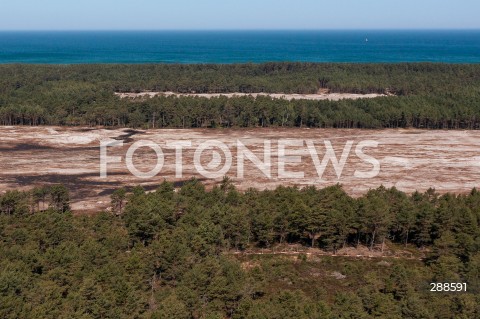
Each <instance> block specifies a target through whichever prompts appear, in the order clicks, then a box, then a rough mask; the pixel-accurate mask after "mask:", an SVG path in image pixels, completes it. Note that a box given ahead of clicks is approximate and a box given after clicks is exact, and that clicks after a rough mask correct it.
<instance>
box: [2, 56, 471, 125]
mask: <svg viewBox="0 0 480 319" xmlns="http://www.w3.org/2000/svg"><path fill="white" fill-rule="evenodd" d="M319 90H327V91H330V92H339V93H388V94H392V95H394V96H388V97H379V98H374V99H362V100H342V101H304V100H294V101H285V100H281V99H272V98H269V97H261V98H257V99H254V98H251V97H237V98H231V99H227V98H225V97H220V98H214V99H206V98H192V97H178V98H176V97H155V98H152V99H141V100H128V99H120V98H119V97H117V96H115V95H114V92H142V91H158V92H164V91H173V92H179V93H192V92H193V93H229V92H242V93H258V92H267V93H285V94H288V93H316V92H317V91H319ZM479 99H480V66H479V65H474V64H472V65H460V64H458V65H453V64H429V63H418V64H411V63H405V64H328V63H327V64H315V63H266V64H234V65H164V64H151V65H148V64H147V65H69V66H58V65H53V66H46V65H2V66H0V124H2V125H67V126H68V125H70V126H76V125H90V126H97V125H102V126H119V127H125V126H128V127H144V128H162V127H175V128H198V127H332V128H402V127H414V128H428V129H478V128H479V127H480V120H479V119H480V104H479V103H478V101H479Z"/></svg>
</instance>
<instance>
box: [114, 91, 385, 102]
mask: <svg viewBox="0 0 480 319" xmlns="http://www.w3.org/2000/svg"><path fill="white" fill-rule="evenodd" d="M115 95H117V96H118V97H120V98H122V99H123V98H129V99H145V98H151V97H155V96H176V97H203V98H207V99H211V98H217V97H220V96H225V97H227V98H233V97H244V96H251V97H253V98H257V97H258V96H268V97H271V98H273V99H283V100H289V101H291V100H311V101H321V100H329V101H339V100H344V99H347V100H356V99H371V98H375V97H380V96H388V95H386V94H376V93H371V94H354V93H330V92H328V91H322V92H320V91H319V93H317V94H283V93H175V92H140V93H118V92H116V93H115Z"/></svg>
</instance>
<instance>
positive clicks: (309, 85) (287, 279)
mask: <svg viewBox="0 0 480 319" xmlns="http://www.w3.org/2000/svg"><path fill="white" fill-rule="evenodd" d="M319 90H321V91H322V92H325V91H329V92H335V93H362V94H365V93H379V94H385V95H388V96H385V97H377V98H373V99H360V100H342V101H336V102H334V101H305V100H293V101H286V100H281V99H271V98H268V97H258V98H257V99H254V98H252V97H237V98H231V99H228V98H226V97H219V98H212V99H206V98H199V97H195V98H194V97H154V98H143V99H120V98H119V97H118V96H116V95H115V94H114V93H116V92H118V93H121V92H137V93H138V92H144V91H159V92H166V91H172V92H178V93H193V92H194V93H232V92H241V93H259V92H266V93H285V94H289V93H302V94H313V93H317V92H319ZM0 125H25V126H27V125H28V126H38V125H60V126H105V127H132V128H143V129H158V128H185V129H189V128H212V129H214V128H225V129H227V128H232V127H234V128H241V127H259V128H275V127H287V128H289V127H312V128H313V127H318V128H375V129H380V128H420V129H479V128H480V65H477V64H469V65H466V64H465V65H464V64H431V63H410V64H409V63H405V64H328V63H324V64H314V63H266V64H234V65H180V64H171V65H168V64H151V65H149V64H142V65H116V64H98V65H95V64H91V65H28V64H21V65H20V64H18V65H15V64H10V65H0ZM27 188H28V185H25V189H27ZM25 189H22V190H15V189H12V190H8V191H6V192H2V193H0V318H2V319H3V318H5V319H14V318H22V319H29V318H32V319H37V318H42V319H43V318H45V319H48V318H55V319H57V318H65V319H67V318H68V319H70V318H81V319H90V318H95V319H97V318H98V319H101V318H139V319H140V318H142V319H143V318H153V319H160V318H161V319H163V318H165V319H167V318H168V319H170V318H171V319H226V318H228V319H241V318H242V319H243V318H249V319H285V318H299V319H307V318H308V319H317V318H318V319H320V318H326V319H344V318H345V319H347V318H348V319H363V318H364V319H370V318H387V319H389V318H392V319H397V318H398V319H401V318H412V319H416V318H418V319H437V318H441V319H457V318H460V319H472V318H480V191H478V190H476V189H473V190H472V191H471V192H470V193H469V194H465V195H456V194H444V195H440V194H438V193H436V192H435V190H434V189H430V190H428V191H426V192H425V193H419V192H415V193H413V194H406V193H403V192H401V191H399V190H397V189H395V188H391V189H387V188H384V187H380V188H377V189H373V190H370V191H369V192H368V193H366V194H365V195H363V196H361V197H359V198H354V197H351V196H349V195H348V194H347V193H345V191H344V190H343V189H342V187H341V185H336V186H332V187H327V188H323V189H317V188H315V187H314V186H310V187H305V188H296V187H278V188H277V189H275V190H257V189H249V190H247V191H239V190H237V189H235V187H234V186H232V183H231V181H230V180H229V179H228V178H225V179H224V180H223V181H222V182H221V183H220V184H219V185H218V186H215V187H213V189H210V188H209V189H207V188H206V187H205V185H204V184H202V182H201V181H198V180H195V179H193V180H189V181H186V182H184V183H183V185H181V186H175V185H174V184H172V183H170V182H168V181H165V182H163V183H162V184H160V185H158V188H157V189H156V190H154V191H146V190H145V189H143V188H142V187H140V186H136V187H127V188H120V189H118V190H116V191H115V192H114V193H113V194H112V195H111V210H108V211H104V212H98V213H95V214H82V213H78V212H77V213H75V212H72V211H71V209H70V194H69V191H68V190H67V188H65V187H64V186H62V185H45V186H43V187H39V186H37V187H33V185H32V188H31V189H30V190H25ZM345 251H353V252H354V254H353V255H345V254H344V253H343V252H345ZM361 251H363V252H367V255H365V254H363V255H360V256H357V255H356V254H355V252H361ZM368 254H370V255H372V256H373V257H368ZM430 283H465V284H466V285H467V289H466V291H462V292H444V291H443V292H432V291H430V289H431V285H430Z"/></svg>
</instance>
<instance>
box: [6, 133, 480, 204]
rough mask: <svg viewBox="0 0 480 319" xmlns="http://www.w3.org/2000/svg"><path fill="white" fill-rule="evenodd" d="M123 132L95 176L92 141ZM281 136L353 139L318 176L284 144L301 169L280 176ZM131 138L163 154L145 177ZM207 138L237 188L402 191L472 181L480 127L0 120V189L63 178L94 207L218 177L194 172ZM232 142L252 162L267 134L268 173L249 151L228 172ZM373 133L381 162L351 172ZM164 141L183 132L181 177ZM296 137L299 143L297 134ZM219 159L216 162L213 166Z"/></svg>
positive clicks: (304, 155)
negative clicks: (136, 189)
mask: <svg viewBox="0 0 480 319" xmlns="http://www.w3.org/2000/svg"><path fill="white" fill-rule="evenodd" d="M107 139H112V140H117V141H123V146H122V147H109V148H108V149H107V154H108V156H120V157H121V158H122V161H121V162H120V163H109V164H108V166H107V167H108V172H107V173H108V175H107V178H101V177H100V141H104V140H107ZM282 139H287V140H294V139H299V140H303V141H307V140H308V141H312V142H313V145H314V147H315V149H316V151H317V153H318V160H319V162H321V161H322V158H323V156H324V154H325V152H326V147H325V141H330V143H331V145H332V146H333V149H334V150H335V154H336V157H337V158H338V160H340V157H341V155H342V152H343V151H344V148H345V146H346V144H347V142H348V141H351V142H352V148H351V150H350V152H349V153H348V156H347V159H346V161H345V166H344V169H343V171H341V174H340V175H337V172H336V171H335V169H334V167H333V165H332V163H331V162H329V163H328V165H327V166H326V168H325V172H324V174H323V175H322V178H320V177H319V174H318V172H317V169H316V167H315V165H314V161H313V159H312V156H311V154H310V152H309V151H308V148H307V146H306V142H303V144H302V146H287V147H286V154H285V156H290V155H292V154H291V153H292V152H297V155H298V156H299V160H300V162H298V163H287V164H286V165H285V170H286V171H287V172H300V173H302V172H303V177H298V178H285V177H281V176H280V175H279V166H278V165H277V163H278V159H279V155H280V157H281V158H284V159H286V160H287V161H291V158H287V157H285V156H282V154H279V147H278V144H279V143H278V141H279V140H282ZM140 140H146V141H150V142H153V143H156V144H158V145H159V146H160V147H161V148H162V150H163V153H164V166H163V168H162V170H161V172H160V173H159V174H158V175H156V176H155V177H153V178H150V179H142V178H138V177H135V176H134V175H133V174H132V173H131V172H130V171H129V170H128V169H127V167H126V164H125V155H126V153H127V150H128V149H129V147H130V146H131V145H132V144H133V143H135V142H137V141H140ZM208 140H217V141H220V142H222V143H224V144H225V145H227V147H228V149H229V150H230V151H231V154H232V165H231V167H230V169H229V170H228V171H227V172H226V173H225V175H227V176H229V177H230V178H231V179H232V181H233V183H234V184H235V185H236V186H237V187H238V188H239V189H241V190H246V189H248V188H250V187H254V188H258V189H273V188H275V187H277V186H279V185H285V186H293V185H296V186H299V187H303V186H307V185H315V186H317V187H319V188H320V187H325V186H329V185H335V184H337V183H340V184H342V185H343V186H344V189H345V190H346V191H347V192H348V193H349V194H351V195H353V196H359V195H362V194H364V193H365V192H367V191H368V190H369V189H371V188H376V187H379V186H380V185H384V186H386V187H392V186H395V187H397V188H398V189H400V190H402V191H405V192H408V193H411V192H413V191H415V190H419V191H425V190H427V189H428V188H430V187H433V188H435V189H436V190H437V191H438V192H439V193H446V192H454V193H467V192H469V191H470V190H471V189H472V188H473V187H478V186H479V184H480V182H479V181H480V149H479V147H478V146H479V145H480V132H479V131H427V130H404V129H389V130H355V129H351V130H342V129H281V128H275V129H260V128H259V129H226V130H221V129H218V130H215V129H191V130H181V129H162V130H148V131H141V130H131V129H102V128H98V129H96V128H65V127H0V193H1V192H5V191H6V190H7V189H13V188H17V189H29V188H31V187H33V186H35V185H44V184H53V183H63V184H65V185H66V186H67V187H68V188H69V189H70V190H71V194H72V207H73V209H74V210H75V211H78V212H93V211H98V210H101V209H106V208H108V207H109V205H110V198H109V196H110V195H111V193H112V192H113V191H114V190H115V189H117V188H119V187H121V186H128V187H131V186H135V185H139V184H140V185H142V186H144V187H145V188H146V189H147V191H151V190H154V189H155V188H156V187H157V186H158V184H159V183H161V182H162V181H163V180H164V179H167V180H169V181H172V182H174V183H175V186H177V187H179V186H181V185H182V184H183V183H184V182H185V181H186V180H189V179H190V178H192V177H195V178H198V179H200V180H201V181H203V182H204V183H206V184H207V187H212V186H213V185H215V184H217V183H219V182H220V181H221V179H222V178H221V177H218V178H215V179H211V178H207V177H205V176H203V175H202V174H200V173H199V172H198V170H197V169H196V167H195V166H194V154H195V151H196V150H197V148H198V146H199V145H200V144H202V143H203V142H205V141H208ZM238 140H239V141H241V142H242V143H243V144H244V145H245V146H246V147H247V148H248V149H249V150H250V151H251V152H252V153H253V154H254V155H255V156H257V157H258V159H259V160H260V161H263V159H264V146H265V144H264V142H265V140H269V141H270V142H271V148H270V150H271V165H270V166H269V167H270V169H271V177H267V176H266V175H265V174H264V173H263V172H262V171H261V170H260V169H259V168H258V167H257V166H256V165H254V164H253V163H252V162H251V161H250V160H248V159H245V162H244V163H245V167H244V168H245V169H244V177H243V178H241V177H239V175H238V172H237V163H238V162H237V161H238V156H237V155H238V153H237V141H238ZM365 140H372V141H376V142H378V146H377V147H366V148H364V149H363V152H364V153H365V154H366V155H368V156H370V157H372V158H374V159H376V160H378V162H379V164H380V171H379V173H378V175H377V176H375V177H373V178H359V177H357V176H356V175H355V172H356V171H357V173H358V172H369V171H371V170H372V167H373V166H372V164H371V163H369V162H368V161H366V160H365V159H362V158H361V157H359V156H358V154H357V153H356V148H357V146H358V145H359V143H360V142H362V141H365ZM168 141H190V142H191V146H187V147H184V149H183V160H182V163H183V176H182V177H177V176H176V173H175V172H176V152H175V149H174V148H172V147H168V146H167V142H168ZM301 143H302V142H301ZM200 159H201V163H202V165H203V166H204V167H205V168H206V169H209V167H212V168H213V167H216V166H217V164H221V163H224V161H225V155H224V154H220V156H219V155H218V154H217V155H215V154H213V153H212V152H211V151H209V150H206V151H205V152H204V153H203V155H202V156H201V157H200ZM133 162H134V164H135V166H136V168H137V169H138V170H140V171H149V170H151V169H152V168H153V167H154V166H155V164H156V163H157V157H156V154H155V152H154V151H153V150H152V149H149V148H139V149H138V150H137V151H136V152H135V156H134V160H133ZM220 166H222V165H220Z"/></svg>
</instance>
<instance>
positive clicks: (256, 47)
mask: <svg viewBox="0 0 480 319" xmlns="http://www.w3.org/2000/svg"><path fill="white" fill-rule="evenodd" d="M267 61H302V62H369V63H381V62H444V63H479V62H480V30H477V31H473V30H472V31H366V30H363V31H136V32H134V31H125V32H123V31H115V32H106V31H96V32H93V31H89V32H86V31H85V32H83V31H75V32H0V63H47V64H51V63H55V64H74V63H239V62H242V63H245V62H253V63H260V62H267Z"/></svg>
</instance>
